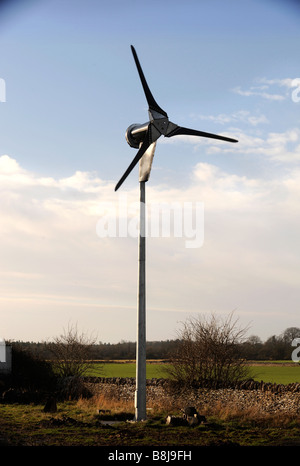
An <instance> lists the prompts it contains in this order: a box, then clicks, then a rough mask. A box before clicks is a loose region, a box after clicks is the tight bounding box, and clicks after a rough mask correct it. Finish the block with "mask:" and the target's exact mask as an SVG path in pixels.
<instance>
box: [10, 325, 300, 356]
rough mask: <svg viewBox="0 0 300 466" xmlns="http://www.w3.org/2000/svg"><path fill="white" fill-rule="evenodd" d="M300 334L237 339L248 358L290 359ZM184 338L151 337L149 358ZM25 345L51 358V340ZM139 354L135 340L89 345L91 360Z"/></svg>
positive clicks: (292, 330)
mask: <svg viewBox="0 0 300 466" xmlns="http://www.w3.org/2000/svg"><path fill="white" fill-rule="evenodd" d="M295 338H300V328H298V327H289V328H287V329H286V330H285V331H283V332H282V333H281V334H280V335H272V336H270V337H269V338H268V339H267V340H266V341H262V340H261V339H260V337H258V336H256V335H252V336H250V337H248V338H247V339H245V340H244V341H243V342H238V347H239V348H238V349H239V355H240V357H241V358H242V359H246V360H287V361H288V360H291V354H292V351H293V350H294V347H293V346H292V341H293V340H294V339H295ZM180 342H181V338H178V339H175V340H162V341H148V342H147V344H146V353H147V359H153V360H160V359H162V360H169V359H170V358H172V355H174V353H175V351H176V349H177V348H178V345H179V344H180ZM15 343H18V344H19V345H21V346H22V347H23V348H24V349H28V350H30V352H31V353H32V354H35V355H36V356H39V357H40V358H42V359H45V360H49V359H52V352H51V344H52V343H51V342H50V343H47V342H46V343H45V342H28V341H27V342H23V341H17V342H15ZM135 357H136V343H135V342H132V341H121V342H119V343H103V342H101V341H100V342H98V343H95V342H94V343H93V344H91V345H90V352H89V358H90V359H91V360H104V361H109V360H132V359H133V360H134V359H135Z"/></svg>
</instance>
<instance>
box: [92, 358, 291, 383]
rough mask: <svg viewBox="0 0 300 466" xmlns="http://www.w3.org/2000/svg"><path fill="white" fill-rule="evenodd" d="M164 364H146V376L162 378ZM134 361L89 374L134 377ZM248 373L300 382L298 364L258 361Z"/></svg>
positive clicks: (276, 380)
mask: <svg viewBox="0 0 300 466" xmlns="http://www.w3.org/2000/svg"><path fill="white" fill-rule="evenodd" d="M165 367H166V365H165V364H147V372H146V375H147V378H148V379H152V378H164V377H166V372H165V371H164V369H165ZM135 370H136V367H135V363H132V362H129V363H105V364H103V365H102V370H101V371H99V370H98V369H97V365H95V366H93V368H92V367H91V372H90V373H89V375H100V376H102V377H135ZM250 374H251V377H252V378H253V379H254V380H259V381H260V380H263V381H264V382H272V383H281V384H289V383H294V382H300V365H298V364H293V365H292V364H282V363H280V362H278V363H277V364H276V363H273V364H272V365H270V364H269V363H265V364H264V363H260V364H257V365H250Z"/></svg>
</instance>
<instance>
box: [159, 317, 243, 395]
mask: <svg viewBox="0 0 300 466" xmlns="http://www.w3.org/2000/svg"><path fill="white" fill-rule="evenodd" d="M246 330H247V329H240V328H238V327H237V320H233V314H230V315H229V317H227V318H226V319H224V320H221V319H220V318H219V319H218V318H217V317H216V316H215V315H211V316H210V317H209V318H204V317H201V316H200V317H198V318H189V319H188V320H187V321H186V322H185V323H184V324H183V328H182V330H181V331H180V332H179V341H180V342H179V345H178V349H177V352H176V353H175V354H174V355H173V357H172V361H171V365H170V368H169V369H168V372H169V375H171V377H172V379H175V380H176V381H178V382H180V383H181V384H186V385H191V384H194V383H195V382H196V383H197V384H199V385H201V386H209V387H220V386H228V385H229V384H232V383H234V382H236V381H238V380H242V379H245V378H246V377H247V376H249V374H248V369H247V366H246V365H245V361H243V360H242V359H241V357H240V353H239V347H240V344H241V343H242V341H243V337H244V334H245V333H246Z"/></svg>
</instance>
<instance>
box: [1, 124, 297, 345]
mask: <svg viewBox="0 0 300 466" xmlns="http://www.w3.org/2000/svg"><path fill="white" fill-rule="evenodd" d="M298 139H299V131H298V130H291V131H289V132H288V131H287V132H285V133H280V134H279V133H270V134H269V135H268V137H267V138H266V139H265V140H264V139H262V138H253V137H252V138H251V137H249V136H248V137H246V136H245V137H244V139H242V140H241V143H242V145H243V148H242V149H241V150H249V151H253V150H254V151H256V150H257V149H258V148H260V149H261V151H262V154H263V155H267V156H268V159H267V160H269V163H271V162H272V159H273V155H274V154H273V153H272V150H271V149H274V147H276V146H280V147H282V148H283V151H285V153H286V152H287V150H288V147H289V146H290V147H289V151H290V158H292V156H293V157H297V156H298V152H297V143H298ZM277 155H278V154H277ZM17 175H22V177H17ZM0 177H2V181H4V182H5V183H4V184H3V185H1V187H0V188H1V190H2V193H1V195H2V202H1V204H0V218H1V223H0V239H1V242H0V251H1V266H0V276H1V285H2V292H1V297H0V301H1V309H2V310H3V312H4V314H3V315H2V314H1V321H2V322H6V324H5V326H4V328H5V329H6V331H7V333H8V335H7V336H9V337H10V338H18V336H17V335H15V334H14V332H15V331H16V327H14V326H15V325H16V321H17V322H18V324H17V326H18V325H20V323H21V322H22V325H23V327H24V328H25V327H26V325H27V322H28V319H29V317H28V316H30V322H31V324H30V325H31V326H33V327H35V335H37V334H39V335H42V336H41V337H40V338H43V337H50V336H52V335H55V334H57V333H58V332H60V331H61V328H62V326H63V325H66V323H67V322H68V321H69V320H70V319H72V318H74V316H77V319H78V318H79V324H80V325H81V322H84V323H85V324H84V325H85V326H89V327H90V328H95V327H96V328H99V329H101V331H100V336H99V338H101V339H102V340H104V341H113V340H114V338H115V337H114V335H113V330H112V327H111V325H112V321H111V318H110V317H109V314H107V313H105V311H106V310H107V309H111V311H109V312H110V313H111V316H112V315H113V316H114V318H115V319H117V321H118V324H119V327H122V328H123V329H124V333H123V335H124V338H128V339H129V338H131V337H126V329H128V328H129V327H130V328H131V327H132V329H133V333H134V329H135V306H136V277H137V241H136V239H135V238H99V237H98V236H97V234H96V225H97V222H98V220H99V218H100V217H101V215H104V214H105V212H107V211H109V210H110V209H112V208H115V207H117V204H118V202H119V200H120V197H119V196H120V195H121V194H116V193H115V192H114V187H113V186H112V185H111V184H110V183H108V182H106V181H104V180H100V179H99V177H98V176H97V174H96V173H87V172H76V173H75V174H74V175H71V176H70V177H68V178H63V179H55V178H51V177H49V178H44V177H39V175H38V174H34V173H31V172H29V171H26V170H24V169H23V168H22V167H20V166H19V164H18V163H17V161H16V160H14V159H11V158H10V157H8V156H3V157H0ZM299 186H300V171H299V170H298V169H292V168H288V166H287V167H286V170H285V171H280V172H278V173H277V175H276V176H274V177H273V178H271V179H268V180H265V179H263V178H259V177H255V178H250V177H248V176H246V175H245V176H239V175H237V174H236V173H234V172H232V173H230V172H229V171H226V170H221V169H220V168H219V167H217V166H215V165H212V164H210V163H203V162H201V163H198V164H197V165H196V166H195V168H194V172H193V178H192V181H191V183H190V185H189V186H187V187H185V188H180V189H179V188H175V187H174V188H172V189H169V188H167V187H163V186H155V185H153V183H149V185H148V186H147V202H148V203H149V204H151V203H155V202H161V203H163V202H165V203H171V202H174V201H175V200H176V202H179V203H180V202H181V203H184V202H191V203H194V204H195V203H196V202H199V201H201V202H204V207H205V223H204V244H203V247H201V248H199V249H186V248H185V239H181V238H178V239H177V238H149V240H148V243H147V244H148V254H147V258H148V259H147V261H148V262H147V267H148V272H147V276H148V286H149V296H148V306H149V310H151V309H153V310H154V309H160V310H164V309H165V310H166V312H170V309H173V310H174V311H178V312H179V311H182V310H185V311H186V312H201V311H210V310H214V311H217V312H226V311H228V312H230V311H232V310H233V309H234V308H236V307H238V309H239V311H240V312H242V313H245V314H244V315H245V316H246V315H247V316H248V315H254V314H252V313H257V312H260V311H261V312H266V311H268V312H282V311H283V310H284V309H285V307H286V306H288V307H289V309H290V311H291V312H293V310H295V309H294V308H295V305H296V304H295V303H296V302H298V299H295V297H298V298H299V296H298V291H297V290H298V283H299V280H300V276H299V267H298V263H297V262H298V261H297V257H298V255H299V249H300V240H299V238H300V220H299V215H298V214H297V212H298V209H299V207H298V206H299V201H300V199H299V197H300V188H299ZM124 195H125V193H124V192H123V196H124ZM126 196H127V200H128V203H136V202H137V196H138V191H137V190H136V189H133V190H130V191H126ZM133 214H134V209H133V211H132V215H133ZM289 296H290V297H289ZM7 309H9V316H8V315H6V314H5V312H6V310H7ZM125 309H126V311H125ZM130 309H132V311H133V313H132V315H131V314H129V313H130ZM51 312H52V314H51ZM51 315H55V316H56V320H55V322H54V321H53V319H52V320H51ZM129 315H130V318H129ZM130 319H131V320H130ZM287 326H288V325H287ZM19 331H20V332H21V329H20V330H19ZM102 331H103V332H105V333H106V335H109V336H108V337H107V338H105V337H104V336H103V335H102ZM118 332H119V330H118ZM28 334H30V329H29V330H28ZM4 337H6V334H5V335H4ZM168 337H169V336H166V338H168ZM21 338H22V336H21ZM36 338H39V336H36Z"/></svg>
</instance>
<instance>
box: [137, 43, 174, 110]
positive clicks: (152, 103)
mask: <svg viewBox="0 0 300 466" xmlns="http://www.w3.org/2000/svg"><path fill="white" fill-rule="evenodd" d="M131 51H132V54H133V58H134V61H135V64H136V67H137V70H138V73H139V76H140V80H141V82H142V86H143V89H144V93H145V96H146V99H147V102H148V106H149V109H150V110H155V111H156V112H158V113H161V114H162V115H164V116H165V117H168V115H167V114H166V112H165V111H164V110H163V109H162V108H160V107H159V105H158V104H157V103H156V101H155V99H154V97H153V95H152V93H151V91H150V89H149V86H148V84H147V81H146V78H145V76H144V73H143V70H142V67H141V65H140V62H139V59H138V56H137V53H136V51H135V48H134V47H133V45H132V46H131Z"/></svg>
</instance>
